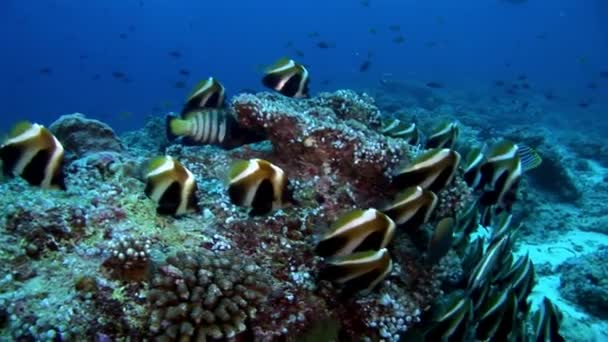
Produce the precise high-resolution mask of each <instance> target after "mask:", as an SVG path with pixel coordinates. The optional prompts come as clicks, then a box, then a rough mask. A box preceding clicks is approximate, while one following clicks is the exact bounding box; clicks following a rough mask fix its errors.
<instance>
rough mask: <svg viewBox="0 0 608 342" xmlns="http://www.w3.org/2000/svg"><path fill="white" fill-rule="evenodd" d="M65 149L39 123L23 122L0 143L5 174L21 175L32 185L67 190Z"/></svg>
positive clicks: (0, 156)
mask: <svg viewBox="0 0 608 342" xmlns="http://www.w3.org/2000/svg"><path fill="white" fill-rule="evenodd" d="M63 156H64V149H63V146H62V145H61V143H60V142H59V140H57V138H56V137H55V136H54V135H53V134H52V133H51V132H50V131H49V130H48V129H46V128H45V127H43V126H42V125H39V124H35V123H30V122H22V123H19V124H17V125H16V126H15V128H14V129H13V131H12V132H11V133H10V135H9V137H8V139H7V140H6V141H5V142H4V143H3V144H2V145H1V146H0V159H1V160H2V168H3V171H4V174H6V175H9V176H21V177H22V178H23V179H25V180H26V181H27V182H28V183H30V184H31V185H37V186H40V187H42V188H54V189H62V190H65V182H64V173H63Z"/></svg>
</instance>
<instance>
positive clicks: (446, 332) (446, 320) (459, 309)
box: [406, 291, 473, 341]
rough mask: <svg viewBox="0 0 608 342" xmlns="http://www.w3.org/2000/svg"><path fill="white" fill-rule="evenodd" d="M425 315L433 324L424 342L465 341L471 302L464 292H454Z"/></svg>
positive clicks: (471, 307)
mask: <svg viewBox="0 0 608 342" xmlns="http://www.w3.org/2000/svg"><path fill="white" fill-rule="evenodd" d="M427 315H428V316H429V319H428V320H429V321H430V322H433V323H434V324H433V327H432V329H430V330H429V331H427V332H426V334H425V336H424V341H447V340H450V341H452V340H453V341H466V338H465V335H466V332H467V330H468V326H469V324H470V323H469V321H470V320H471V318H472V315H473V301H472V300H471V298H469V297H468V296H466V294H465V293H464V291H454V292H452V293H450V294H448V295H447V296H445V297H444V298H442V299H441V300H440V302H439V303H436V304H434V305H433V306H432V307H431V310H430V312H429V313H428V314H427ZM406 340H407V341H410V340H411V339H409V338H406Z"/></svg>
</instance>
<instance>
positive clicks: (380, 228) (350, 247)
mask: <svg viewBox="0 0 608 342" xmlns="http://www.w3.org/2000/svg"><path fill="white" fill-rule="evenodd" d="M395 227H396V225H395V222H393V220H391V218H390V217H388V216H387V215H385V214H383V213H382V212H380V211H378V210H376V209H367V210H363V209H357V210H354V211H351V212H349V213H346V214H344V215H342V216H341V217H340V218H338V219H337V220H336V222H334V223H333V224H332V225H331V227H330V229H329V231H328V232H327V233H326V234H325V235H324V236H323V237H322V238H321V240H320V241H319V243H318V244H317V247H316V248H315V252H316V254H317V255H319V256H322V257H329V256H345V255H348V254H352V253H354V252H361V251H367V250H378V249H381V248H384V247H386V246H387V245H388V244H389V243H390V242H391V240H392V238H393V235H394V234H395Z"/></svg>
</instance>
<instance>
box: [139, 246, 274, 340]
mask: <svg viewBox="0 0 608 342" xmlns="http://www.w3.org/2000/svg"><path fill="white" fill-rule="evenodd" d="M267 293H268V287H267V285H266V283H265V281H264V279H263V277H262V276H261V275H260V273H259V271H258V268H257V266H256V265H254V264H246V263H244V262H243V261H242V260H239V259H237V258H236V257H234V256H229V255H227V254H219V253H214V252H211V251H206V250H202V251H200V253H198V252H197V254H196V255H190V254H184V253H178V254H177V255H175V256H173V257H169V258H168V259H167V263H166V264H164V265H162V266H160V267H159V268H158V271H157V273H156V274H155V275H154V276H153V278H152V284H151V290H150V293H149V295H148V299H149V302H150V306H151V317H150V332H151V333H152V335H154V336H155V337H156V338H158V339H159V340H176V339H179V340H180V341H201V340H203V341H204V340H205V339H206V338H207V337H209V338H214V339H219V338H232V337H234V336H236V335H238V334H240V333H242V332H244V331H245V330H246V329H247V320H248V319H250V318H252V317H254V316H255V313H256V311H257V306H258V305H260V303H262V302H263V301H264V299H265V297H266V295H267Z"/></svg>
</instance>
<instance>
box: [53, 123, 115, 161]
mask: <svg viewBox="0 0 608 342" xmlns="http://www.w3.org/2000/svg"><path fill="white" fill-rule="evenodd" d="M50 130H51V131H52V132H53V133H54V134H55V136H57V139H59V141H61V143H62V144H63V147H64V148H65V150H66V151H67V152H69V153H73V154H74V155H76V157H78V158H80V157H81V156H83V155H85V154H88V153H92V152H99V151H114V152H121V151H122V149H123V148H122V145H121V143H120V140H119V139H118V137H117V136H116V134H115V133H114V131H113V130H112V128H110V126H108V125H106V124H105V123H103V122H101V121H97V120H93V119H88V118H87V117H86V116H84V114H80V113H74V114H69V115H63V116H61V117H60V118H59V119H57V121H55V122H54V123H53V124H51V126H50Z"/></svg>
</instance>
